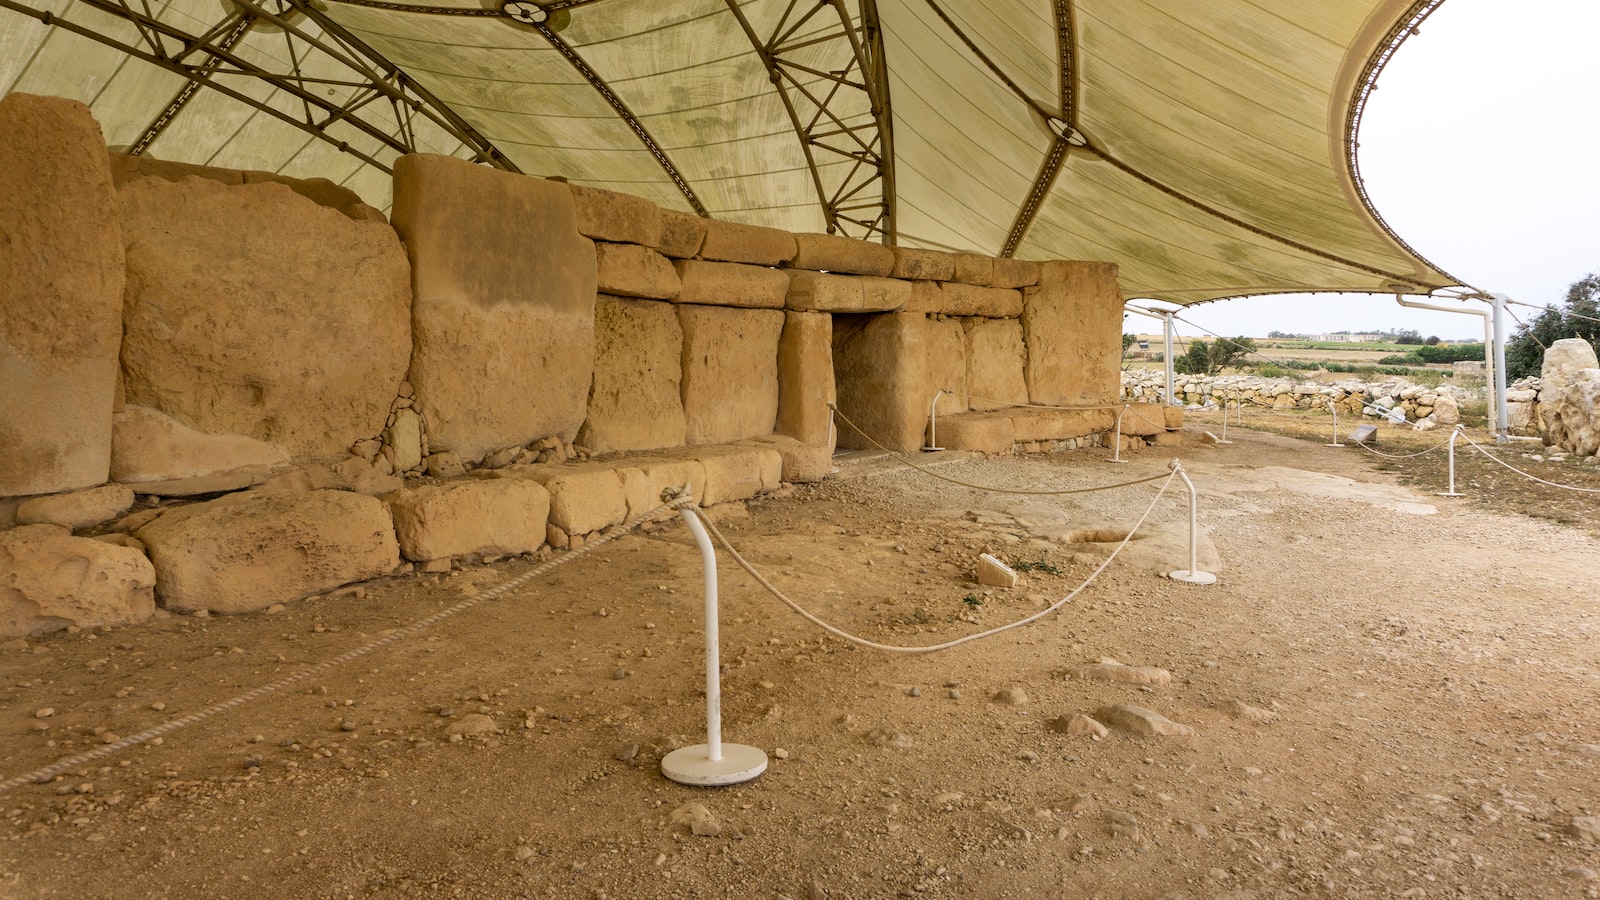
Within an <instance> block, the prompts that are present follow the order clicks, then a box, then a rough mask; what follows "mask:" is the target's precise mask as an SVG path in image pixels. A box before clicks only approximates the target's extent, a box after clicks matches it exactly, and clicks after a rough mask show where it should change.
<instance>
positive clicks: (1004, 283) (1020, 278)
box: [989, 256, 1039, 288]
mask: <svg viewBox="0 0 1600 900" xmlns="http://www.w3.org/2000/svg"><path fill="white" fill-rule="evenodd" d="M1038 283H1039V264H1038V263H1036V262H1034V261H1033V260H1031V259H1008V258H1006V257H1003V256H997V257H995V258H994V272H993V275H992V277H991V280H990V282H989V284H990V286H991V287H997V288H1022V287H1031V286H1032V285H1035V284H1038Z"/></svg>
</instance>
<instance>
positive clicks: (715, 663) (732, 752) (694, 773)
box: [661, 486, 767, 787]
mask: <svg viewBox="0 0 1600 900" xmlns="http://www.w3.org/2000/svg"><path fill="white" fill-rule="evenodd" d="M688 490H689V489H688V487H687V486H685V487H684V488H682V489H681V493H679V494H678V496H687V495H688ZM678 514H679V515H680V516H682V517H683V522H684V524H685V525H687V526H688V527H689V532H690V533H691V534H693V535H694V542H695V545H696V546H698V547H699V548H700V561H701V564H702V566H703V568H704V571H705V588H706V591H705V592H706V742H705V743H704V744H692V745H690V746H688V747H680V748H679V749H677V750H674V751H672V752H671V753H668V754H667V755H666V756H663V757H662V758H661V774H663V775H665V776H667V778H669V779H671V780H673V781H676V782H677V783H679V784H686V785H690V786H694V787H714V786H717V785H724V784H739V783H740V782H744V781H749V780H750V779H752V778H755V777H756V776H757V775H760V774H761V773H762V772H765V771H766V770H767V754H766V753H765V752H764V751H762V750H761V749H760V748H759V747H751V746H748V745H745V744H724V743H723V742H722V673H721V665H722V663H721V660H720V658H719V655H718V646H717V644H718V635H717V551H716V549H715V548H713V547H712V546H711V536H710V535H709V534H707V533H706V527H705V525H704V524H703V523H701V521H700V517H699V516H698V515H697V514H696V513H695V511H694V510H693V509H691V508H689V507H687V506H685V507H681V508H679V510H678Z"/></svg>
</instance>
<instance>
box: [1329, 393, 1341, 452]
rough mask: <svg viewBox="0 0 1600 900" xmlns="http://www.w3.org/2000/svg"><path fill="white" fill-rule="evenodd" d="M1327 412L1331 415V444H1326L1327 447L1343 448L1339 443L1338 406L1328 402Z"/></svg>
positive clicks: (1330, 401)
mask: <svg viewBox="0 0 1600 900" xmlns="http://www.w3.org/2000/svg"><path fill="white" fill-rule="evenodd" d="M1328 411H1329V412H1331V413H1333V442H1332V443H1330V444H1328V446H1329V447H1343V446H1344V445H1343V444H1341V443H1339V404H1337V403H1334V402H1333V401H1332V400H1329V401H1328Z"/></svg>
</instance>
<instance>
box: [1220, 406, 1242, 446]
mask: <svg viewBox="0 0 1600 900" xmlns="http://www.w3.org/2000/svg"><path fill="white" fill-rule="evenodd" d="M1233 405H1234V406H1235V407H1238V405H1239V401H1237V400H1235V401H1234V402H1233ZM1217 443H1219V444H1231V443H1233V441H1230V440H1228V395H1227V394H1223V395H1222V437H1220V438H1217Z"/></svg>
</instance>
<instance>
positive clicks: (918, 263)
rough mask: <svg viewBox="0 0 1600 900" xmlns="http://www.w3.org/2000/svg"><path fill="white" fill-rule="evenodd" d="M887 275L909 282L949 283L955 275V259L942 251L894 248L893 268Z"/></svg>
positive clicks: (952, 255)
mask: <svg viewBox="0 0 1600 900" xmlns="http://www.w3.org/2000/svg"><path fill="white" fill-rule="evenodd" d="M889 274H890V275H893V276H894V277H895V278H904V279H907V280H910V281H949V280H950V279H951V278H954V277H955V274H956V257H955V254H953V253H946V252H944V251H943V250H918V249H916V248H915V247H895V248H894V268H892V269H890V270H889Z"/></svg>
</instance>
